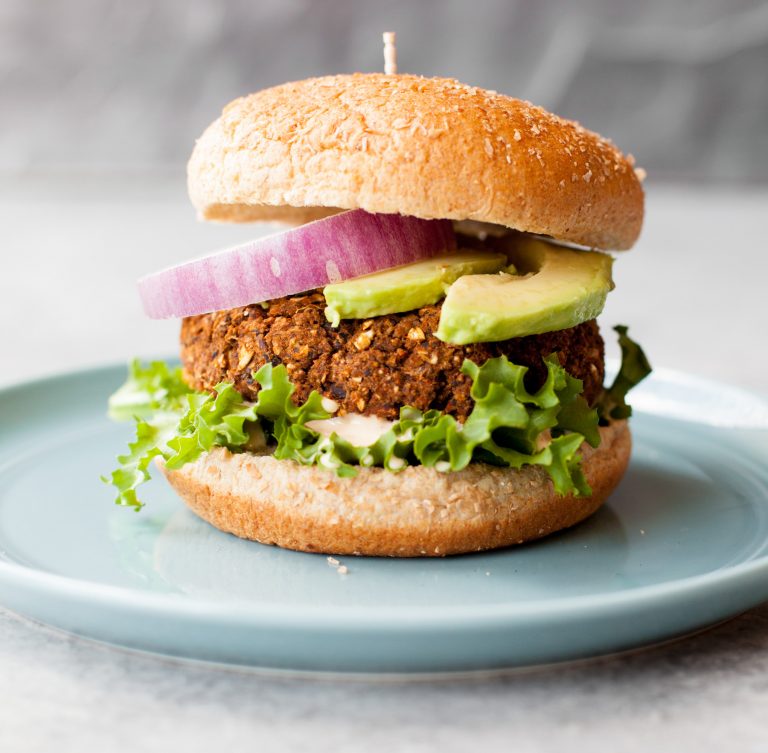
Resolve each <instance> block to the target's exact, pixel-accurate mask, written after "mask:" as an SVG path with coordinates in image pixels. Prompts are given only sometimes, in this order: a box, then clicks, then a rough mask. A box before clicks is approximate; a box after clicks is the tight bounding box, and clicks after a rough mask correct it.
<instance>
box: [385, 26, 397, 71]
mask: <svg viewBox="0 0 768 753" xmlns="http://www.w3.org/2000/svg"><path fill="white" fill-rule="evenodd" d="M382 37H383V38H384V73H386V74H387V76H392V75H394V74H395V73H397V49H396V48H395V32H394V31H385V32H384V34H382Z"/></svg>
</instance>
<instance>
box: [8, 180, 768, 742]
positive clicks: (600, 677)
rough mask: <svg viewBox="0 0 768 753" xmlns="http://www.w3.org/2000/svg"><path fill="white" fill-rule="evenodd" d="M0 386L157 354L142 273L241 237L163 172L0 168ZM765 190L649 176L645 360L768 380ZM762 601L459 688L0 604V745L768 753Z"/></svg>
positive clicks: (622, 275) (630, 291)
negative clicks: (608, 649)
mask: <svg viewBox="0 0 768 753" xmlns="http://www.w3.org/2000/svg"><path fill="white" fill-rule="evenodd" d="M0 213H2V218H1V219H2V227H3V231H4V240H3V246H2V251H1V252H0V255H1V258H2V262H3V265H4V267H5V270H6V273H5V274H0V335H1V336H2V340H3V348H2V352H3V355H2V357H1V358H2V369H1V370H0V383H3V384H5V383H12V382H18V381H21V380H25V379H29V378H32V377H35V376H41V375H44V374H48V373H52V372H56V371H61V370H69V369H73V368H79V367H85V366H91V365H95V364H101V363H104V362H107V361H123V360H126V359H127V358H129V357H130V356H132V355H134V354H136V355H142V356H151V355H160V354H168V353H172V352H173V351H174V349H175V339H176V334H175V325H174V324H173V323H169V322H161V323H157V322H149V321H146V320H145V319H144V318H143V317H142V316H141V314H140V311H139V306H138V302H137V300H136V296H135V292H134V288H133V280H134V279H135V278H136V277H138V276H139V275H140V274H142V273H144V272H147V271H151V270H153V269H155V268H159V267H161V266H163V265H166V264H170V263H174V262H176V261H180V260H182V259H184V258H186V257H189V256H191V255H195V254H199V253H202V252H204V251H206V250H209V249H211V248H215V247H217V246H223V245H227V244H229V243H232V242H235V241H237V240H239V239H244V238H246V237H248V236H249V235H251V234H252V233H253V229H252V228H247V227H243V226H240V227H222V226H199V225H196V224H195V222H194V218H193V215H192V212H191V210H189V209H188V207H187V205H186V203H185V199H184V193H183V187H181V186H179V185H176V184H175V183H174V182H173V181H169V180H167V179H160V178H158V179H157V180H154V181H145V180H142V181H140V180H136V179H132V180H128V179H125V180H117V179H111V180H110V181H103V180H101V181H95V180H85V179H83V180H81V181H77V182H75V183H73V182H72V181H52V180H45V181H29V180H27V181H24V182H21V181H16V182H13V183H10V182H0ZM767 216H768V190H767V189H759V190H757V189H753V190H746V189H743V190H737V189H720V190H717V191H714V190H703V189H694V188H690V187H688V188H685V187H656V186H653V185H651V186H650V187H649V202H648V221H647V224H646V229H645V232H644V235H643V239H642V241H641V243H640V245H639V246H638V248H637V250H636V251H633V252H632V253H631V254H629V255H626V256H623V257H621V258H620V259H619V261H618V263H617V265H616V279H617V283H618V285H617V290H616V291H615V292H614V293H613V294H612V295H611V297H610V299H609V304H608V306H607V309H606V311H605V313H604V315H603V321H604V322H605V323H606V324H611V323H615V322H626V323H628V324H630V325H631V327H632V332H633V333H634V334H635V335H636V336H637V338H638V339H639V340H640V341H641V342H642V343H643V344H644V345H645V346H646V347H647V349H648V351H649V354H650V356H651V358H652V360H653V362H654V364H655V365H657V366H666V367H671V368H677V369H682V370H687V371H696V372H697V373H699V374H701V375H703V376H708V377H712V378H716V379H722V380H725V381H728V382H731V383H733V384H737V385H741V386H743V387H747V388H751V389H755V390H760V391H764V392H768V383H767V382H766V376H765V375H766V373H768V348H767V347H766V335H765V331H766V326H767V325H768V314H766V305H765V285H766V283H765V280H766V273H767V272H768V253H767V252H768V248H766V241H765V233H764V225H765V221H766V217H767ZM767 703H768V607H766V606H763V607H760V608H758V609H755V610H752V611H751V612H749V613H747V614H744V615H742V616H741V617H738V618H736V619H735V620H732V621H730V622H728V623H726V624H724V625H721V626H719V627H716V628H713V629H712V630H710V631H708V632H706V633H702V634H700V635H697V636H695V637H692V638H688V639H685V640H681V641H678V642H675V643H672V644H668V645H665V646H663V647H657V648H652V649H648V650H644V651H640V652H637V653H634V654H631V655H625V656H622V657H614V658H608V659H600V660H596V661H592V662H585V663H581V664H578V665H569V666H561V667H553V668H544V669H540V670H536V671H527V672H522V673H520V672H518V673H510V674H506V675H499V676H483V677H475V678H473V679H463V680H457V679H452V680H441V681H420V682H405V681H396V680H388V681H386V682H383V681H378V682H362V681H359V680H351V679H329V678H324V679H318V678H307V677H288V676H278V675H275V674H271V675H270V674H263V673H258V672H255V671H244V670H233V669H227V668H220V667H212V666H207V665H202V664H195V663H191V662H179V661H172V660H167V659H163V658H159V657H154V656H149V655H141V654H137V653H131V652H127V651H122V650H119V649H115V648H111V647H107V646H101V645H97V644H94V643H91V642H88V641H84V640H81V639H78V638H73V637H70V636H67V635H64V634H62V633H59V632H56V631H53V630H50V629H48V628H45V627H42V626H39V625H35V624H32V623H30V622H28V621H26V620H24V619H22V618H19V617H17V616H15V615H13V614H11V613H10V612H8V611H6V610H3V608H2V607H0V750H1V751H14V752H16V751H19V752H22V751H48V750H56V751H70V750H71V751H84V750H86V751H87V750H101V751H111V750H118V751H123V750H125V751H154V750H161V749H163V750H176V749H184V750H187V751H197V750H200V751H203V750H205V751H210V750H212V749H229V750H239V749H245V748H249V749H250V748H260V749H265V750H294V749H295V750H306V749H307V748H308V747H309V746H310V745H311V747H312V748H313V749H314V750H317V751H326V750H327V751H331V750H333V751H345V750H359V749H363V750H386V749H395V750H404V751H422V750H432V749H438V748H439V749H442V750H457V751H458V750H462V751H463V750H468V749H472V748H475V747H481V746H482V748H484V749H489V750H496V749H510V748H514V749H516V750H519V751H533V750H536V751H558V753H559V752H560V751H562V750H582V749H584V750H591V751H593V752H594V753H600V752H601V751H606V752H607V751H611V753H613V752H614V751H616V750H624V751H641V750H643V751H647V750H655V751H662V750H664V751H666V750H669V751H689V750H690V751H697V753H699V752H701V751H714V750H729V751H730V750H739V751H763V750H765V751H768V735H766V731H768V730H767V729H766V728H767V727H768V725H767V724H766V722H765V721H764V718H765V708H766V704H767Z"/></svg>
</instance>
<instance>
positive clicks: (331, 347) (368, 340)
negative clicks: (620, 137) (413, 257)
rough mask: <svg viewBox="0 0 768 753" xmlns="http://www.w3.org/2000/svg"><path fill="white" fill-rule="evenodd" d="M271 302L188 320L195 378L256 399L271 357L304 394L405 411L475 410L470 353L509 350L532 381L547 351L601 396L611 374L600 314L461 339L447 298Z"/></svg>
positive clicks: (353, 406) (475, 356)
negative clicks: (512, 333)
mask: <svg viewBox="0 0 768 753" xmlns="http://www.w3.org/2000/svg"><path fill="white" fill-rule="evenodd" d="M265 306H266V308H264V307H262V305H258V304H257V305H252V306H245V307H244V308H237V309H231V310H229V311H217V312H215V313H212V314H203V315H201V316H192V317H188V318H187V319H184V321H183V322H182V325H181V359H182V363H183V365H184V374H185V378H186V379H187V381H188V382H189V384H190V385H192V386H193V387H194V388H195V389H199V390H212V389H213V388H214V386H215V385H216V384H217V383H218V382H221V381H226V382H234V384H235V388H236V389H237V390H238V391H239V392H240V393H241V394H242V395H243V396H244V397H246V398H247V399H251V400H252V399H255V397H256V394H257V393H258V391H259V385H258V384H257V383H256V382H255V381H254V379H253V373H254V372H255V371H258V369H259V368H260V367H261V366H263V365H264V364H265V363H268V362H269V363H272V364H273V365H275V366H276V365H278V364H285V367H286V368H287V370H288V374H289V376H290V378H291V380H292V381H293V383H294V384H295V385H296V392H295V393H294V399H295V400H296V402H301V401H304V400H306V398H307V396H308V395H309V393H310V392H311V391H312V390H317V391H318V392H320V393H321V394H322V395H324V396H325V397H329V398H332V399H333V400H336V401H337V402H338V403H339V405H340V413H363V414H366V415H375V416H380V417H381V418H386V419H396V418H397V417H398V415H399V411H400V408H401V407H402V406H404V405H411V406H413V407H415V408H419V409H421V410H427V409H428V408H437V409H438V410H441V411H444V412H445V413H450V414H452V415H454V416H456V418H458V419H459V420H463V419H465V418H466V417H467V416H468V415H469V413H470V412H471V410H472V405H473V401H472V398H471V397H470V395H469V389H470V386H471V381H470V379H469V378H468V377H466V376H464V375H463V374H462V373H461V371H460V369H461V365H462V363H463V361H464V359H465V358H469V359H470V360H472V361H474V362H475V363H476V364H478V365H480V364H482V363H484V362H485V361H486V360H487V359H489V358H494V357H496V356H500V355H505V356H507V358H509V360H510V361H512V362H513V363H517V364H520V365H522V366H527V367H528V368H529V369H530V371H529V373H528V375H527V378H526V386H527V387H528V389H529V390H534V389H537V388H538V387H539V386H541V384H542V383H543V381H544V379H545V377H546V373H547V372H546V366H545V365H544V363H543V360H542V359H543V357H544V356H547V355H549V354H550V353H557V354H558V356H559V358H560V363H561V364H562V365H563V366H564V367H565V368H566V369H567V371H568V372H569V373H570V374H572V375H573V376H575V377H578V378H579V379H581V380H583V382H584V394H585V397H586V398H587V400H588V401H589V402H590V403H592V402H594V401H595V400H596V399H597V397H598V396H599V394H600V391H601V389H602V384H603V340H602V337H601V336H600V331H599V329H598V327H597V323H596V322H595V321H594V320H592V321H589V322H585V323H584V324H579V325H578V326H576V327H572V328H571V329H565V330H561V331H559V332H549V333H547V334H543V335H531V336H529V337H520V338H515V339H513V340H504V341H502V342H495V343H477V344H473V345H451V344H449V343H444V342H442V341H441V340H438V339H437V338H436V337H435V336H434V332H435V331H436V330H437V326H438V323H439V319H440V304H437V305H434V306H425V307H424V308H422V309H419V310H418V311H409V312H407V313H403V314H388V315H385V316H377V317H375V318H373V319H349V320H343V321H342V322H341V324H340V326H339V327H332V326H331V325H330V324H329V323H328V322H327V321H326V319H325V314H324V309H325V299H324V298H323V296H322V293H320V292H313V293H308V294H304V295H298V296H292V297H289V298H280V299H277V300H274V301H271V302H270V303H269V304H265Z"/></svg>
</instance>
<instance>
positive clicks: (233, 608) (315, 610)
mask: <svg viewBox="0 0 768 753" xmlns="http://www.w3.org/2000/svg"><path fill="white" fill-rule="evenodd" d="M167 360H174V359H167ZM608 362H609V363H610V359H608ZM124 368H125V364H124V363H109V364H103V365H100V366H93V367H86V368H74V369H68V370H64V371H62V372H59V373H54V374H49V375H45V376H41V377H36V378H33V379H30V380H27V381H21V382H16V383H12V384H8V385H4V386H0V400H2V399H3V398H6V397H7V396H8V395H9V394H10V393H14V392H18V391H25V390H28V389H38V388H40V387H45V386H48V385H50V384H52V383H57V382H60V381H61V380H62V379H66V380H71V379H74V378H81V377H84V376H90V377H98V376H100V375H101V376H103V375H106V374H107V373H110V372H114V371H116V370H118V369H124ZM670 378H672V379H676V380H686V379H689V380H693V381H695V382H696V383H697V384H699V385H701V386H702V387H706V388H708V389H712V390H719V389H722V388H726V389H728V390H729V391H732V392H736V393H740V394H741V395H743V396H744V397H748V398H751V399H754V400H757V401H759V402H760V403H763V404H766V396H764V395H763V394H762V393H760V392H758V391H755V390H751V389H749V388H744V387H741V386H738V385H731V384H728V383H726V382H721V381H719V380H716V379H711V378H709V377H701V376H699V375H696V374H690V373H688V372H685V371H681V370H677V369H669V368H665V367H661V368H655V369H654V372H653V373H652V375H651V377H650V379H649V384H650V383H653V382H664V381H666V380H668V379H670ZM637 413H638V415H649V416H652V415H654V414H653V413H651V412H648V413H646V412H644V411H642V410H638V411H637ZM703 425H704V424H703ZM708 426H709V425H708ZM709 428H713V429H714V430H715V431H728V428H727V427H722V426H718V427H711V426H709ZM749 431H756V432H758V433H767V432H766V431H765V430H764V429H760V428H756V429H749ZM2 433H3V430H2V427H0V435H2ZM751 459H752V460H754V459H755V458H751ZM762 480H764V481H767V480H768V470H766V471H765V474H764V478H763V479H762ZM254 545H256V546H265V545H263V544H258V543H257V542H254ZM316 556H317V557H323V556H325V555H323V554H317V555H316ZM460 556H468V557H471V556H472V555H471V554H470V555H460ZM760 576H765V579H766V595H759V594H757V593H756V594H755V600H754V603H753V605H756V604H759V603H761V602H763V601H764V600H765V599H766V598H768V553H766V554H763V555H760V556H758V557H755V558H753V559H749V560H745V561H741V562H738V563H735V564H732V565H726V566H724V567H721V568H718V569H716V570H714V571H711V572H707V573H702V574H697V575H690V576H685V577H683V578H676V579H674V580H670V581H664V582H661V583H655V584H652V585H647V586H636V587H632V588H624V589H621V590H617V591H611V592H604V593H598V594H580V595H575V596H569V597H558V598H556V599H554V598H552V599H533V600H527V601H526V602H524V603H512V602H501V603H490V604H473V605H471V606H470V607H467V606H466V605H459V606H451V605H440V606H418V605H417V606H413V605H400V606H398V608H397V609H396V610H393V609H392V608H391V607H380V606H377V605H343V606H335V607H333V608H332V609H329V608H328V607H327V606H325V605H308V604H304V605H289V604H280V605H278V604H274V603H270V602H254V603H251V604H247V605H246V604H232V603H222V602H219V601H215V600H211V599H205V598H199V597H193V596H189V595H186V594H181V593H178V594H177V593H157V592H152V591H142V590H140V589H137V588H130V587H127V586H118V585H112V584H106V583H98V582H93V581H86V580H82V579H79V578H76V577H73V576H67V575H61V574H58V573H52V572H48V571H45V570H42V569H38V568H35V567H32V566H27V565H24V564H20V563H16V562H12V561H9V560H8V559H6V558H5V556H4V553H3V552H2V551H0V586H2V585H6V586H7V585H10V586H11V587H14V586H15V587H24V586H30V587H31V588H32V589H33V590H35V591H38V592H45V593H54V594H57V595H59V596H64V595H69V596H70V597H73V598H77V599H82V600H90V599H93V598H98V599H99V600H100V601H101V602H102V603H106V602H108V603H109V605H110V606H112V607H123V608H130V609H136V610H140V609H145V610H147V609H148V610H151V611H152V612H153V613H154V614H155V615H162V614H165V615H173V616H175V617H183V618H184V619H191V618H196V619H199V618H201V617H203V618H206V619H207V620H208V621H211V622H221V621H222V620H226V621H231V620H232V619H233V618H235V619H237V620H238V621H239V622H241V623H242V624H248V625H251V626H256V625H259V626H265V627H266V626H278V625H279V626H281V627H284V628H289V629H304V628H306V627H307V625H306V620H307V618H308V617H309V618H311V620H312V625H313V626H316V627H318V628H321V629H328V628H333V629H335V630H338V629H342V630H351V629H362V628H368V627H371V626H375V627H376V628H377V629H380V630H381V629H384V630H397V629H401V628H403V627H408V628H409V629H413V628H423V629H425V630H436V629H443V630H444V629H446V627H449V628H455V629H457V630H464V629H466V628H468V627H471V626H472V625H475V624H478V623H482V624H483V625H487V624H489V623H500V624H510V625H511V624H514V623H515V622H520V621H522V622H525V621H529V620H541V619H547V618H553V617H558V618H567V617H572V616H575V615H579V616H580V617H583V616H585V613H589V614H590V615H595V614H600V612H605V613H609V612H612V611H613V610H617V609H622V608H627V607H642V606H644V605H650V604H655V603H658V602H659V601H664V600H667V599H674V598H675V597H679V596H681V595H686V596H687V597H689V598H692V597H695V596H702V595H704V594H706V593H707V592H708V591H718V590H719V589H722V588H724V587H725V588H727V587H728V586H729V585H730V584H732V583H734V582H736V583H741V582H742V581H745V580H748V579H750V578H756V577H760Z"/></svg>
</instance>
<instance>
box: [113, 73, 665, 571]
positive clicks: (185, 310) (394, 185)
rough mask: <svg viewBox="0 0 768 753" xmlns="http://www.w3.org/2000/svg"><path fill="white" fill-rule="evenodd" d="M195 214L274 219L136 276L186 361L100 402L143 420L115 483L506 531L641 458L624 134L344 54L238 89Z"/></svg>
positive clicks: (458, 532)
mask: <svg viewBox="0 0 768 753" xmlns="http://www.w3.org/2000/svg"><path fill="white" fill-rule="evenodd" d="M188 183H189V193H190V196H191V199H192V203H193V204H194V206H195V208H196V209H197V212H198V213H199V216H200V217H201V218H202V219H204V220H214V221H221V222H256V221H267V222H275V221H277V222H281V223H286V224H287V225H289V226H290V227H289V229H286V230H285V231H284V232H281V233H278V234H274V235H271V236H267V237H259V238H257V239H256V240H254V241H253V242H251V243H248V244H243V245H242V246H239V247H236V248H233V249H227V250H225V251H222V252H219V253H217V254H214V255H212V256H209V257H206V258H203V259H197V260H192V261H189V262H186V263H184V264H181V265H179V266H177V267H173V268H170V269H166V270H162V271H161V272H158V273H156V274H152V275H150V276H148V277H146V278H144V279H142V280H141V281H139V290H140V294H141V297H142V300H143V303H144V307H145V309H146V311H147V313H148V314H149V315H150V316H155V317H168V316H174V317H178V318H180V319H181V365H180V366H173V365H168V364H165V363H163V362H153V363H149V364H142V363H139V362H138V361H137V362H134V363H133V364H132V365H131V367H130V373H129V377H128V380H127V382H126V383H125V385H124V386H123V387H121V388H120V389H119V390H118V391H117V392H116V393H115V394H114V395H113V396H112V398H111V399H110V413H111V415H112V416H113V417H115V418H126V417H131V418H134V419H135V421H136V432H137V434H136V439H135V441H134V442H132V443H131V444H130V445H129V450H128V452H127V453H126V454H124V455H122V456H120V457H119V459H118V460H119V467H118V469H117V470H115V471H114V472H113V473H112V474H110V475H109V476H108V477H107V478H106V479H105V480H107V481H108V482H110V483H112V484H113V485H114V486H115V487H116V489H117V502H118V503H119V504H121V505H126V506H130V507H134V508H136V509H138V508H140V507H141V504H142V503H141V502H140V500H139V498H138V496H137V487H138V486H139V485H140V484H141V483H142V482H144V481H146V480H147V479H148V478H149V474H150V468H151V465H152V464H153V462H154V463H156V464H157V466H159V468H160V469H161V471H162V473H163V474H164V475H165V477H166V478H167V480H168V482H169V483H170V485H171V486H172V487H173V488H174V489H175V490H176V492H177V493H178V494H179V496H180V497H181V498H182V499H183V500H184V502H186V504H187V505H188V506H189V507H190V508H191V509H192V510H193V511H194V512H195V513H196V514H197V515H199V516H200V517H201V518H203V519H204V520H206V521H208V522H209V523H211V524H212V525H214V526H216V527H217V528H219V529H221V530H223V531H227V532H230V533H232V534H235V535H237V536H240V537H243V538H246V539H252V540H254V541H258V542H261V543H263V544H273V545H278V546H281V547H285V548H288V549H295V550H302V551H309V552H323V553H326V554H361V555H381V556H395V557H411V556H443V555H450V554H458V553H465V552H474V551H480V550H487V549H493V548H497V547H506V546H510V545H513V544H520V543H523V542H526V541H530V540H533V539H537V538H540V537H543V536H546V535H548V534H551V533H553V532H555V531H558V530H561V529H564V528H567V527H569V526H572V525H575V524H576V523H578V522H579V521H582V520H583V519H585V518H586V517H588V516H589V515H591V514H592V513H594V512H595V511H596V510H597V509H598V508H599V507H600V506H601V505H602V504H603V502H605V500H606V499H607V498H608V496H609V495H610V493H611V492H612V490H613V489H614V488H615V487H616V485H617V484H618V483H619V481H620V479H621V478H622V475H623V474H624V472H625V470H626V468H627V464H628V461H629V456H630V447H631V439H630V431H629V428H628V425H627V419H628V418H629V415H630V413H631V409H630V407H629V405H628V404H627V402H626V399H625V398H626V394H627V392H628V390H629V389H630V388H631V387H632V386H634V385H635V384H636V383H637V382H638V381H640V380H641V379H642V378H643V377H644V376H646V374H647V373H648V372H649V370H650V367H649V365H648V362H647V359H646V357H645V355H644V354H643V351H642V350H641V349H640V347H639V346H638V345H637V344H636V343H634V342H633V341H632V340H631V339H630V338H629V336H628V333H627V329H626V327H617V328H616V330H617V332H618V337H619V343H620V345H621V350H622V363H621V367H620V369H619V371H618V374H617V376H616V377H615V379H614V380H613V381H612V382H611V383H610V384H609V385H604V379H605V369H604V345H603V339H602V335H601V332H600V329H599V327H598V325H597V323H596V321H595V319H596V317H597V315H598V314H599V313H600V311H601V310H602V308H603V305H604V303H605V299H606V296H607V294H608V292H609V291H610V290H611V289H612V288H613V282H612V279H611V266H612V262H613V259H612V257H611V256H610V255H609V254H608V253H607V252H609V251H616V250H622V249H628V248H630V247H631V246H632V245H633V243H634V242H635V240H636V239H637V237H638V235H639V233H640V228H641V224H642V218H643V190H642V175H641V172H640V171H639V170H637V169H636V168H635V166H634V161H633V159H632V158H631V156H624V155H623V154H622V153H621V152H620V151H619V150H618V149H617V148H616V147H615V146H614V145H613V144H612V143H611V142H609V141H607V140H605V139H603V138H601V137H600V136H598V135H596V134H595V133H592V132H590V131H588V130H586V129H584V128H582V127H581V126H579V125H578V124H577V123H574V122H571V121H568V120H564V119H561V118H559V117H557V116H555V115H553V114H550V113H548V112H547V111H545V110H543V109H541V108H539V107H536V106H534V105H532V104H530V103H528V102H524V101H520V100H518V99H513V98H511V97H508V96H503V95H501V94H497V93H495V92H492V91H487V90H484V89H479V88H475V87H470V86H466V85H464V84H461V83H459V82H457V81H454V80H449V79H442V78H423V77H419V76H413V75H398V74H353V75H338V76H328V77H323V78H314V79H309V80H304V81H298V82H295V83H288V84H285V85H282V86H277V87H274V88H271V89H267V90H264V91H260V92H257V93H255V94H251V95H250V96H247V97H243V98H241V99H238V100H235V101H234V102H232V103H231V104H229V105H228V106H227V107H225V108H224V110H223V112H222V114H221V116H220V117H219V118H218V119H217V120H216V121H214V122H213V124H212V125H211V126H210V127H209V128H208V129H207V130H206V131H205V133H204V134H203V135H202V137H201V138H200V139H199V140H198V141H197V144H196V145H195V148H194V151H193V153H192V156H191V159H190V161H189V165H188Z"/></svg>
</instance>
